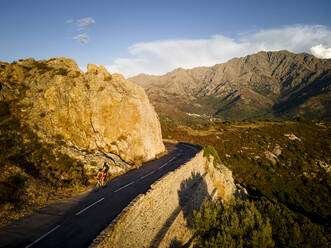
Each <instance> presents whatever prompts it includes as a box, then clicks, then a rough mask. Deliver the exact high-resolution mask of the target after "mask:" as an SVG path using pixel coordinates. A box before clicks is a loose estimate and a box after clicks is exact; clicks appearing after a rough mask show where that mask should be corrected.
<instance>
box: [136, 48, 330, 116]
mask: <svg viewBox="0 0 331 248" xmlns="http://www.w3.org/2000/svg"><path fill="white" fill-rule="evenodd" d="M330 78H331V60H330V59H318V58H316V57H314V56H312V55H309V54H307V53H301V54H294V53H291V52H289V51H285V50H284V51H269V52H263V51H261V52H259V53H257V54H252V55H248V56H245V57H241V58H233V59H231V60H229V61H228V62H226V63H221V64H217V65H214V66H212V67H197V68H193V69H188V70H184V69H176V70H174V71H171V72H169V73H167V74H165V75H163V76H153V77H149V76H144V77H132V78H130V80H131V81H133V82H136V83H138V84H140V85H142V86H143V87H144V88H145V89H146V91H147V94H148V95H149V97H150V99H151V101H152V103H153V104H154V105H155V106H156V109H157V111H158V113H159V114H160V115H162V117H163V118H168V119H169V120H178V121H183V120H187V118H188V117H187V113H190V114H192V113H193V114H196V115H193V116H197V115H200V116H202V115H204V116H205V117H204V118H201V119H199V120H192V121H197V122H199V121H206V120H209V119H210V118H218V119H221V120H233V119H235V120H243V119H261V118H271V119H284V118H285V119H288V118H294V117H297V116H304V117H306V118H331V117H330V116H331V113H330V109H331V103H330V101H329V100H328V99H331V98H330V94H331V92H330V90H328V89H330ZM238 94H239V95H238ZM235 95H236V97H233V96H235ZM317 102H320V103H317ZM248 103H249V104H248ZM191 116H192V115H191Z"/></svg>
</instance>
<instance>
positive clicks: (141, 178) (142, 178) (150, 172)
mask: <svg viewBox="0 0 331 248" xmlns="http://www.w3.org/2000/svg"><path fill="white" fill-rule="evenodd" d="M153 173H155V171H151V172H150V173H148V174H147V175H145V176H143V177H141V178H139V179H144V178H145V177H148V176H149V175H152V174H153Z"/></svg>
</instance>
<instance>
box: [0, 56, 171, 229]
mask: <svg viewBox="0 0 331 248" xmlns="http://www.w3.org/2000/svg"><path fill="white" fill-rule="evenodd" d="M164 151H165V147H164V145H163V142H162V136H161V128H160V123H159V120H158V116H157V114H156V113H155V111H154V108H153V106H152V105H151V104H150V103H149V100H148V98H147V96H146V94H145V91H144V90H143V89H142V88H141V87H140V86H138V85H136V84H133V83H131V82H129V81H127V80H126V79H125V78H124V77H123V76H121V75H118V74H114V75H111V74H109V73H108V71H106V69H105V68H104V67H103V66H96V65H88V68H87V72H86V73H83V72H82V71H81V70H80V69H79V68H78V66H77V64H76V63H75V62H74V61H73V60H72V59H69V58H56V59H50V60H47V61H46V60H41V61H35V60H34V59H27V60H20V61H19V62H14V63H12V64H8V63H2V62H0V153H1V156H0V199H1V202H0V224H3V223H7V222H8V221H10V219H11V218H17V217H19V216H21V215H23V214H24V213H27V212H31V211H32V210H33V209H35V208H37V207H40V206H43V205H45V204H46V203H47V202H49V201H50V200H53V199H57V198H59V197H67V196H68V195H70V194H71V193H72V192H77V191H81V190H85V189H86V186H87V185H88V180H89V174H94V173H95V171H96V170H97V169H98V168H101V167H102V165H103V163H104V162H108V164H109V165H110V168H109V169H110V172H112V173H121V172H124V171H125V170H127V169H129V168H130V166H131V165H132V164H133V163H141V162H143V161H147V160H151V159H154V158H155V157H157V156H158V155H159V154H161V153H163V152H164Z"/></svg>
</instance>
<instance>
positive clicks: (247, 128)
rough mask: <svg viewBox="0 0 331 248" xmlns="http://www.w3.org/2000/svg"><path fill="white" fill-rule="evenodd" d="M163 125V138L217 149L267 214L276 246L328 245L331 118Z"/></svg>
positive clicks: (260, 209) (330, 215) (329, 227)
mask: <svg viewBox="0 0 331 248" xmlns="http://www.w3.org/2000/svg"><path fill="white" fill-rule="evenodd" d="M162 130H163V135H164V138H171V139H176V140H179V141H185V142H192V143H199V144H201V145H209V146H213V147H214V148H215V150H216V151H217V152H218V154H219V157H220V160H221V161H222V162H223V163H224V164H225V165H226V166H227V167H228V168H230V169H231V170H232V172H233V176H234V178H235V180H236V181H237V182H238V183H240V184H242V185H243V186H245V187H246V189H247V190H248V191H249V194H250V198H249V201H251V202H252V203H254V208H256V210H257V211H258V212H259V213H261V215H262V217H263V218H264V220H265V221H267V219H269V222H270V225H271V228H272V238H273V242H274V244H275V246H276V247H305V246H306V247H327V246H328V245H330V241H331V240H330V237H331V236H330V234H331V226H330V223H331V221H330V217H331V210H330V205H331V197H330V189H331V175H330V169H331V168H330V164H331V157H330V154H331V126H330V123H328V122H317V121H305V120H301V121H296V122H269V121H263V122H262V121H260V122H255V121H252V122H222V123H216V124H209V125H196V126H191V127H188V126H174V125H168V124H167V123H164V122H163V123H162ZM209 150H212V149H209ZM230 204H233V203H230ZM235 204H238V203H235ZM206 206H207V208H212V209H213V210H212V211H211V210H208V211H211V212H213V211H216V210H215V209H214V207H212V206H211V205H206ZM247 206H250V205H249V204H248V205H247ZM252 206H253V205H252ZM248 208H249V207H248ZM252 208H253V207H252ZM229 209H230V210H228V211H232V214H231V215H236V214H239V213H238V212H237V211H238V210H237V208H235V207H233V208H229ZM201 211H206V210H205V209H202V210H201ZM217 211H218V210H217ZM222 211H224V210H222ZM251 211H253V210H251ZM254 211H255V210H254ZM215 216H217V214H216V213H214V217H215ZM215 218H216V220H217V219H218V217H215ZM206 221H207V222H210V220H206ZM265 223H266V222H265ZM223 224H224V225H225V224H226V223H223ZM201 225H209V224H206V223H203V224H201ZM196 227H197V230H199V228H200V227H199V226H196ZM220 228H223V227H220ZM198 232H199V231H198ZM243 232H244V231H243ZM216 234H217V232H216ZM233 235H234V237H233V238H234V239H236V237H237V238H238V236H236V235H237V234H235V233H233ZM242 235H244V234H242ZM199 237H200V236H199ZM200 238H202V240H204V238H203V236H201V237H200ZM207 239H209V238H207ZM216 239H217V235H216V236H215V237H214V238H213V240H216ZM328 239H329V240H328ZM213 242H214V241H213ZM328 242H329V243H328ZM230 243H231V242H230ZM211 244H212V243H211ZM246 246H248V247H249V245H244V247H246ZM210 247H213V246H212V245H211V246H210ZM224 247H231V246H230V245H229V246H227V245H225V246H224ZM264 247H267V246H264Z"/></svg>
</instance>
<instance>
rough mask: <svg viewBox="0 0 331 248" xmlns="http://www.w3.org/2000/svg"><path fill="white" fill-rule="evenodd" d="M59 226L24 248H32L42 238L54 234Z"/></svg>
mask: <svg viewBox="0 0 331 248" xmlns="http://www.w3.org/2000/svg"><path fill="white" fill-rule="evenodd" d="M60 226H61V225H57V226H56V227H54V228H53V229H52V230H50V231H49V232H47V233H45V234H44V235H43V236H41V237H40V238H39V239H36V240H35V241H33V242H32V243H31V244H29V245H28V246H26V247H25V248H29V247H31V246H33V245H34V244H36V243H37V242H39V241H40V240H42V239H43V238H45V237H46V236H47V235H49V234H51V233H52V232H54V231H55V230H56V229H58V228H59V227H60Z"/></svg>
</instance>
